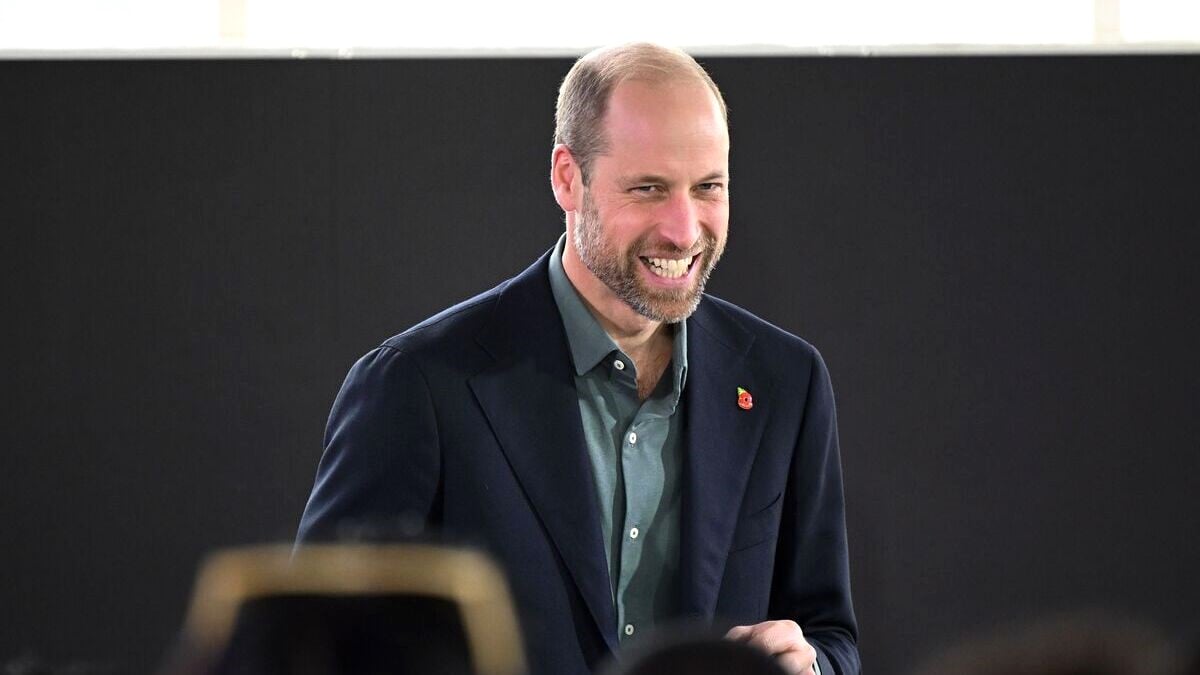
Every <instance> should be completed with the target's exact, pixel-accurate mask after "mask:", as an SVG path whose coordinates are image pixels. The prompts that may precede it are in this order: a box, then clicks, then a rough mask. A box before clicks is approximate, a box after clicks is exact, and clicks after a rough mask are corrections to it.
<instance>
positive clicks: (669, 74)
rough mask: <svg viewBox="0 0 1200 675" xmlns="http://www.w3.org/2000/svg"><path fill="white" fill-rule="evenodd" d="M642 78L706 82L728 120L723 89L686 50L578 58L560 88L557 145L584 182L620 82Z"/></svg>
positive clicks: (636, 47) (646, 47)
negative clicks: (566, 152)
mask: <svg viewBox="0 0 1200 675" xmlns="http://www.w3.org/2000/svg"><path fill="white" fill-rule="evenodd" d="M627 80H640V81H643V82H653V83H666V82H686V81H689V80H691V81H696V82H702V83H704V84H705V85H707V86H708V88H709V90H710V91H712V94H713V96H714V97H715V98H716V100H717V105H718V106H719V107H720V109H721V117H722V119H724V120H725V124H726V125H727V126H728V124H729V111H728V109H727V108H726V106H725V98H724V97H723V96H721V90H720V89H718V88H717V85H716V83H715V82H713V80H712V78H711V77H709V75H708V73H707V72H706V71H705V70H704V68H703V67H702V66H701V65H700V64H699V63H697V62H696V59H693V58H692V57H691V56H689V55H688V54H687V53H686V52H684V51H683V50H681V49H675V48H673V47H663V46H661V45H656V44H651V43H648V42H634V43H629V44H623V45H616V46H612V47H601V48H599V49H596V50H593V51H591V52H588V53H587V54H584V55H583V56H581V57H579V60H578V61H576V62H575V65H574V66H572V67H571V70H570V72H568V73H567V76H566V77H565V78H563V82H562V86H560V87H559V89H558V105H557V107H556V108H555V111H554V143H555V144H559V143H561V144H563V145H565V146H567V148H569V149H570V150H571V155H572V156H574V158H575V161H576V162H577V163H578V164H579V171H580V173H581V174H582V178H583V183H584V184H585V185H586V184H588V182H589V179H590V177H591V168H592V162H593V161H594V160H595V158H596V156H597V155H601V154H604V153H605V152H607V150H608V139H607V138H606V137H605V135H604V116H605V114H606V113H607V112H608V101H609V99H610V98H611V97H612V92H613V90H614V89H616V87H617V85H618V84H621V83H622V82H625V81H627Z"/></svg>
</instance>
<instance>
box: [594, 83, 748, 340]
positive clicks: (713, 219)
mask: <svg viewBox="0 0 1200 675" xmlns="http://www.w3.org/2000/svg"><path fill="white" fill-rule="evenodd" d="M605 132H606V134H607V140H608V152H607V153H606V154H604V155H601V156H599V157H597V158H596V160H595V161H594V162H593V164H592V169H591V181H590V185H589V186H588V187H587V188H584V191H583V202H582V207H581V209H580V210H579V212H578V217H577V218H576V220H575V227H574V232H573V241H574V244H575V248H576V251H577V252H578V253H579V257H580V259H581V260H582V261H583V263H584V265H585V266H587V268H588V270H590V271H591V272H592V274H593V275H595V276H596V278H597V279H599V280H600V281H601V282H603V283H604V284H605V285H606V286H608V288H609V289H611V290H612V292H613V293H614V294H615V295H616V296H617V297H618V298H620V299H621V300H623V301H625V303H626V304H628V305H629V306H630V307H631V308H633V310H634V311H636V312H637V313H638V314H641V315H642V316H644V317H646V318H648V319H651V320H653V321H666V322H670V323H674V322H678V321H682V320H683V319H685V318H687V317H688V316H689V315H690V314H691V313H692V312H693V311H695V309H696V306H697V305H698V304H699V303H700V295H701V293H702V292H703V291H704V284H705V282H706V281H707V280H708V276H709V274H710V273H711V272H712V269H713V267H714V266H715V265H716V264H717V259H718V258H720V256H721V252H722V251H723V250H724V249H725V239H726V236H727V233H728V230H729V196H728V182H729V181H728V175H729V134H728V131H727V130H726V128H725V122H724V120H723V119H722V116H721V112H720V109H719V107H718V105H717V102H716V100H715V98H714V97H713V95H712V93H711V92H710V91H709V90H708V88H707V87H706V86H705V85H704V84H702V83H699V82H697V83H678V84H668V85H663V84H658V85H652V84H648V83H644V82H639V81H628V82H624V83H622V84H621V85H619V86H618V87H617V88H616V90H615V91H614V92H613V94H612V98H611V100H610V102H609V109H608V114H607V116H606V117H605Z"/></svg>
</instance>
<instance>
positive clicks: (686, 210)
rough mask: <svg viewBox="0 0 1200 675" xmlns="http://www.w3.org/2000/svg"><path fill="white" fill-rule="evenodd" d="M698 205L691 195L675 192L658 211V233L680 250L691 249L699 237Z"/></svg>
mask: <svg viewBox="0 0 1200 675" xmlns="http://www.w3.org/2000/svg"><path fill="white" fill-rule="evenodd" d="M700 229H701V228H700V207H699V205H698V204H696V200H695V199H694V198H693V197H692V195H690V194H687V193H682V194H680V193H675V194H673V195H672V196H671V198H670V199H669V200H667V201H666V202H665V203H664V204H663V207H662V211H661V212H660V220H659V227H658V234H659V236H661V237H662V239H664V240H665V241H666V242H667V243H670V244H671V245H673V246H674V247H675V248H676V249H678V250H680V251H691V250H692V248H693V247H694V246H695V245H696V242H697V241H698V240H699V239H700Z"/></svg>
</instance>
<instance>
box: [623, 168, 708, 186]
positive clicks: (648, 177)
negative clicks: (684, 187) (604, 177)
mask: <svg viewBox="0 0 1200 675" xmlns="http://www.w3.org/2000/svg"><path fill="white" fill-rule="evenodd" d="M727 178H728V177H727V176H726V175H725V172H724V171H713V172H712V173H709V174H708V175H706V176H704V177H703V178H701V179H700V180H698V181H696V182H697V183H708V182H711V181H714V180H724V179H727ZM669 182H671V181H669V180H667V179H666V178H665V177H663V176H657V175H654V174H642V175H638V176H625V177H622V178H621V183H623V184H625V185H641V184H643V183H669Z"/></svg>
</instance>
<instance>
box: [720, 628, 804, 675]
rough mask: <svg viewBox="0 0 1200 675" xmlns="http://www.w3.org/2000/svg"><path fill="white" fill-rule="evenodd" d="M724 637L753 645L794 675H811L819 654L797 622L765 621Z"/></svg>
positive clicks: (730, 631) (731, 632)
mask: <svg viewBox="0 0 1200 675" xmlns="http://www.w3.org/2000/svg"><path fill="white" fill-rule="evenodd" d="M725 637H726V638H727V639H730V640H736V641H737V642H745V643H746V644H749V645H753V646H755V647H758V648H759V649H761V650H763V651H765V652H766V653H768V654H770V655H772V656H774V657H775V659H776V660H777V661H778V662H779V665H781V666H783V668H784V670H786V671H788V672H789V673H791V674H792V675H812V673H813V663H815V662H816V660H817V650H816V649H814V648H813V646H812V645H810V644H808V641H807V640H805V639H804V633H803V632H802V631H801V630H800V626H798V625H796V622H795V621H786V620H785V621H764V622H762V623H756V624H754V625H753V626H734V627H733V628H730V629H729V632H728V633H726V634H725Z"/></svg>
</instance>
